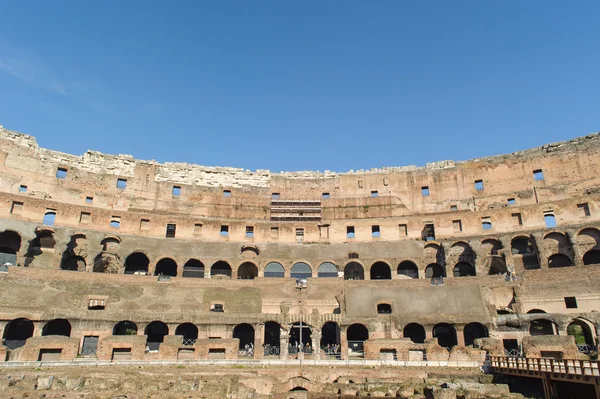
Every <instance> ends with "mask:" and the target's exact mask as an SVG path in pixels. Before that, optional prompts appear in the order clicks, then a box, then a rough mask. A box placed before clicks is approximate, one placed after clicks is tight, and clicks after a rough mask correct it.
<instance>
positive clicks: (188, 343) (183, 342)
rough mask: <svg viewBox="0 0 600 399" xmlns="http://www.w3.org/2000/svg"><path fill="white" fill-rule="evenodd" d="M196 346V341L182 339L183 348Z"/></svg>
mask: <svg viewBox="0 0 600 399" xmlns="http://www.w3.org/2000/svg"><path fill="white" fill-rule="evenodd" d="M195 344H196V340H195V339H192V338H188V339H184V340H183V341H182V345H183V346H194V345H195Z"/></svg>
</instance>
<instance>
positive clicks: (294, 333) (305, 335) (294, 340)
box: [289, 321, 313, 347]
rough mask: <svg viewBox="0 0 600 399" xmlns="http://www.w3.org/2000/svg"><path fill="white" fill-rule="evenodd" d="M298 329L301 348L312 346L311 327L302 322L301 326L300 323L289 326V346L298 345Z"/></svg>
mask: <svg viewBox="0 0 600 399" xmlns="http://www.w3.org/2000/svg"><path fill="white" fill-rule="evenodd" d="M300 328H302V344H303V346H307V345H312V331H313V327H312V326H311V325H310V324H308V323H306V322H304V321H303V322H302V326H300V322H295V323H293V324H292V325H291V326H290V333H289V344H290V345H292V346H294V347H295V346H296V344H300Z"/></svg>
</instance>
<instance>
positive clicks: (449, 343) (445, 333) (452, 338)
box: [433, 323, 458, 349]
mask: <svg viewBox="0 0 600 399" xmlns="http://www.w3.org/2000/svg"><path fill="white" fill-rule="evenodd" d="M433 338H437V340H438V344H439V345H440V346H441V347H444V348H448V349H450V348H452V347H454V346H456V345H457V344H458V340H457V339H456V330H455V329H454V326H451V325H450V324H448V323H440V324H436V325H435V326H433Z"/></svg>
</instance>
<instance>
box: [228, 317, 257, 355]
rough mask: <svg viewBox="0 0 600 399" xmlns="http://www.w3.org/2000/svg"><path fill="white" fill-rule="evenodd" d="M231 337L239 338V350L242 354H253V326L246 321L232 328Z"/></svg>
mask: <svg viewBox="0 0 600 399" xmlns="http://www.w3.org/2000/svg"><path fill="white" fill-rule="evenodd" d="M233 338H237V339H239V340H240V344H239V350H240V351H243V352H240V355H242V356H254V327H252V326H251V325H250V324H248V323H242V324H238V325H237V326H235V327H234V328H233Z"/></svg>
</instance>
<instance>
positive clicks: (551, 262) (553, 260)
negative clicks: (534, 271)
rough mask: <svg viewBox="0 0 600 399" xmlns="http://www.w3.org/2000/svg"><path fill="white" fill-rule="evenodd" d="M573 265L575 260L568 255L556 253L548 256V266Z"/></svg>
mask: <svg viewBox="0 0 600 399" xmlns="http://www.w3.org/2000/svg"><path fill="white" fill-rule="evenodd" d="M568 266H573V262H572V261H571V259H569V257H568V256H567V255H563V254H554V255H552V256H550V257H549V258H548V267H549V268H554V267H568Z"/></svg>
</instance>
